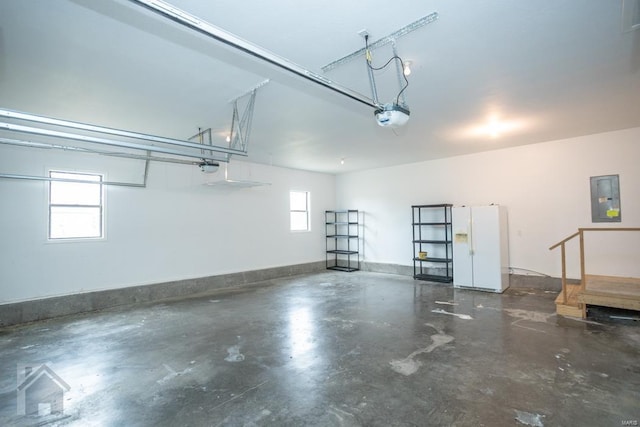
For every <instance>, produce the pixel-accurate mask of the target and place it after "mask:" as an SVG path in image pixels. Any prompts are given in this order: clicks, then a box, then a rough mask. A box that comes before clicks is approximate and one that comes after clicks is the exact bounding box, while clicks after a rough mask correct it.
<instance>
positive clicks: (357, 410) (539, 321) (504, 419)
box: [0, 272, 640, 426]
mask: <svg viewBox="0 0 640 427" xmlns="http://www.w3.org/2000/svg"><path fill="white" fill-rule="evenodd" d="M261 285H262V287H253V288H244V289H242V290H238V291H235V292H227V293H217V294H214V295H209V296H206V297H201V298H192V299H188V300H181V301H171V302H165V303H162V304H153V305H151V304H150V305H146V306H137V307H133V308H131V307H129V308H121V309H118V310H109V311H103V312H99V313H92V314H87V315H78V316H70V317H66V318H62V319H55V320H50V321H44V322H38V323H33V324H29V325H24V326H18V327H12V328H7V329H4V330H2V331H0V425H78V426H80V425H82V426H85V425H100V426H112V425H118V426H159V425H172V426H173V425H179V426H203V425H206V426H217V425H231V426H255V425H275V426H299V425H304V426H365V425H366V426H414V425H419V426H426V425H435V426H441V425H443V426H453V425H455V426H483V425H484V426H518V425H530V426H543V425H544V426H568V425H588V426H593V425H598V426H620V425H638V424H637V423H638V422H639V421H640V327H639V326H638V324H637V322H636V323H635V324H634V322H629V323H627V324H624V323H620V322H618V323H611V322H608V323H602V324H597V323H595V322H583V321H578V320H570V319H565V318H562V317H557V316H556V315H555V314H554V303H553V300H554V298H555V293H550V292H548V291H547V292H545V291H542V290H529V289H516V290H514V289H511V290H508V291H507V292H506V293H505V294H503V295H497V294H489V293H483V292H477V291H466V290H463V291H461V290H454V289H453V288H451V287H450V286H444V285H437V284H430V283H426V282H419V281H414V280H412V279H411V278H408V277H403V276H394V275H386V274H377V273H365V272H356V273H333V272H326V273H321V274H314V275H309V276H299V277H295V278H289V279H282V280H275V281H270V282H266V283H262V284H261ZM45 362H48V363H49V366H50V367H51V368H52V369H53V371H55V373H56V374H57V375H58V376H59V377H60V378H61V379H62V380H64V381H65V382H66V383H67V384H68V386H69V387H70V389H69V391H68V392H66V394H65V396H64V412H63V414H62V415H55V414H52V415H47V416H18V415H17V413H16V402H17V393H16V387H17V384H16V378H17V375H16V367H17V365H19V364H20V365H29V364H30V365H33V366H36V367H37V364H41V363H45ZM625 423H626V424H625Z"/></svg>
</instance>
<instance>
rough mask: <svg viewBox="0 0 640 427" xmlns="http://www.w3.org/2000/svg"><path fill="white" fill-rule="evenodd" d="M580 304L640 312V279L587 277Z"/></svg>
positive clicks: (579, 297) (580, 294) (578, 297)
mask: <svg viewBox="0 0 640 427" xmlns="http://www.w3.org/2000/svg"><path fill="white" fill-rule="evenodd" d="M577 300H578V303H582V304H590V305H599V306H604V307H615V308H623V309H626V310H638V311H640V278H636V277H616V276H598V275H592V274H587V275H585V289H584V290H583V291H582V292H580V293H579V295H578V296H577Z"/></svg>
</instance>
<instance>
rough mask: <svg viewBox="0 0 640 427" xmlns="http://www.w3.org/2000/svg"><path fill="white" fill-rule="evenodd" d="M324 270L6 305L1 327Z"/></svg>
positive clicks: (272, 271)
mask: <svg viewBox="0 0 640 427" xmlns="http://www.w3.org/2000/svg"><path fill="white" fill-rule="evenodd" d="M323 270H325V262H324V261H318V262H311V263H305V264H295V265H289V266H283V267H274V268H267V269H262V270H251V271H243V272H239V273H230V274H222V275H217V276H208V277H201V278H197V279H185V280H176V281H171V282H163V283H156V284H151V285H141V286H131V287H126V288H118V289H109V290H104V291H95V292H87V293H82V294H74V295H65V296H59V297H51V298H42V299H37V300H32V301H24V302H18V303H9V304H2V305H0V327H5V326H12V325H18V324H21V323H28V322H35V321H39V320H45V319H52V318H55V317H62V316H68V315H72V314H79V313H87V312H91V311H98V310H104V309H108V308H113V307H118V306H125V305H134V304H143V303H151V302H157V301H163V300H168V299H174V298H187V297H192V296H197V295H206V294H208V293H214V292H220V291H223V290H233V289H239V288H242V287H246V286H250V285H254V286H255V284H256V283H258V282H264V281H267V280H273V279H280V278H285V277H291V276H298V275H301V274H309V273H316V272H319V271H323Z"/></svg>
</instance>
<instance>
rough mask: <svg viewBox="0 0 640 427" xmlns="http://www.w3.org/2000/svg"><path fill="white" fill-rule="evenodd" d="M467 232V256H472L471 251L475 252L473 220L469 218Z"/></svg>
mask: <svg viewBox="0 0 640 427" xmlns="http://www.w3.org/2000/svg"><path fill="white" fill-rule="evenodd" d="M468 230H469V232H468V234H469V256H473V253H474V252H475V251H474V250H473V220H472V219H469V225H468Z"/></svg>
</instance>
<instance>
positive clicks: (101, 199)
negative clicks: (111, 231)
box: [47, 169, 106, 243]
mask: <svg viewBox="0 0 640 427" xmlns="http://www.w3.org/2000/svg"><path fill="white" fill-rule="evenodd" d="M54 174H66V175H76V176H78V177H79V179H68V178H56V177H55V176H54ZM88 176H90V177H97V179H96V180H95V181H92V180H89V179H83V178H84V177H88ZM55 182H78V183H81V184H94V185H98V186H99V203H98V204H68V203H52V197H51V196H52V185H53V184H54V183H55ZM104 183H105V175H104V174H103V173H98V172H80V171H72V170H63V169H50V170H49V182H48V192H47V241H48V242H54V243H56V242H85V241H100V240H105V237H106V235H105V184H104ZM55 207H63V208H72V209H73V208H79V209H83V208H98V212H99V221H100V226H99V230H100V234H99V235H98V236H73V237H52V235H51V232H52V212H53V209H52V208H55Z"/></svg>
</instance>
